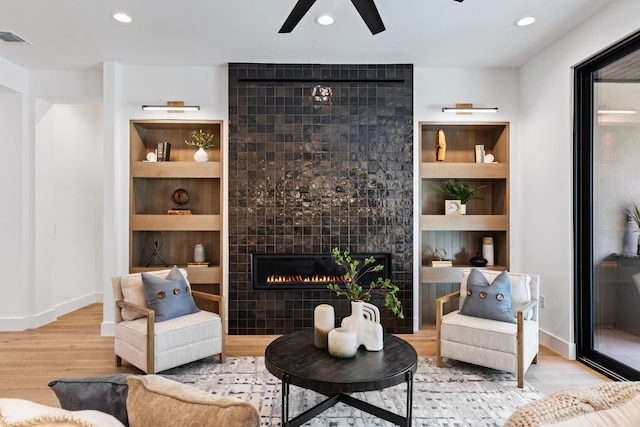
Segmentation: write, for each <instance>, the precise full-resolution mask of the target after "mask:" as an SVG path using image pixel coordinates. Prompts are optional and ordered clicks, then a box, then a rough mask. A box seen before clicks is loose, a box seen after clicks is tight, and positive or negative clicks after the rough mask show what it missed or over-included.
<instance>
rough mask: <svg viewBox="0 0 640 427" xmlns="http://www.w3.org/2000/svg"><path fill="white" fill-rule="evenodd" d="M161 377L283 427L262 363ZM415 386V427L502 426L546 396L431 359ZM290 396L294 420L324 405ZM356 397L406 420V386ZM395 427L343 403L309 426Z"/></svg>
mask: <svg viewBox="0 0 640 427" xmlns="http://www.w3.org/2000/svg"><path fill="white" fill-rule="evenodd" d="M161 375H168V376H170V377H173V378H174V379H176V380H178V381H180V382H183V383H186V384H192V385H194V386H195V387H197V388H199V389H202V390H205V391H207V392H210V393H211V394H214V395H218V396H235V397H237V398H239V399H241V400H243V401H246V402H251V403H253V404H254V405H255V406H256V408H258V411H259V412H260V417H261V419H260V421H261V423H260V425H261V426H265V427H267V426H282V419H281V414H282V413H281V409H282V407H281V406H282V397H281V394H280V391H281V384H280V381H279V380H278V379H277V378H276V377H274V376H273V375H272V374H271V373H269V371H267V369H266V368H265V366H264V358H262V357H228V358H227V361H226V363H224V364H220V363H219V362H218V359H217V358H215V357H211V358H206V359H202V360H199V361H197V362H193V363H190V364H188V365H184V366H181V367H178V368H174V369H170V370H167V371H164V372H161ZM413 384H414V386H413V387H414V392H413V422H412V425H413V426H416V427H427V426H429V427H431V426H441V427H445V426H446V427H462V426H471V427H476V426H478V427H480V426H482V427H486V426H502V425H503V424H504V422H505V421H506V420H507V418H509V416H510V415H511V413H513V411H515V410H516V409H517V408H519V407H520V406H522V405H524V404H526V403H529V402H532V401H534V400H536V399H539V398H541V397H542V396H543V394H542V393H541V392H539V391H538V390H536V389H535V388H533V387H531V386H530V385H528V384H525V387H524V388H523V389H519V388H517V387H516V378H515V376H514V375H512V374H509V373H506V372H502V371H496V370H493V369H488V368H482V367H479V366H475V365H470V364H466V363H462V362H457V361H448V360H447V361H446V362H445V363H444V365H443V367H442V368H437V367H436V366H435V358H433V357H420V358H419V359H418V370H417V372H416V374H415V375H414V382H413ZM289 393H290V394H289V395H290V403H289V405H290V407H289V416H290V417H293V416H296V415H298V414H300V413H302V412H304V411H305V410H307V409H309V408H311V407H313V406H314V405H315V404H316V403H318V402H320V401H322V400H324V396H322V395H320V394H318V393H316V392H314V391H311V390H305V389H302V388H299V387H296V386H291V388H290V392H289ZM353 396H354V397H357V398H359V399H363V400H366V401H367V402H369V403H372V404H374V405H376V406H378V407H381V408H384V409H387V410H390V411H393V412H395V413H397V414H400V415H403V416H404V415H406V385H405V384H402V385H398V386H395V387H390V388H387V389H384V390H381V391H372V392H367V393H354V394H353ZM391 425H392V424H391V423H389V422H387V421H384V420H380V419H378V418H376V417H374V416H372V415H369V414H367V413H363V412H362V411H360V410H358V409H355V408H352V407H350V406H348V405H345V404H343V403H338V404H337V405H336V406H334V407H332V408H330V409H328V410H327V411H325V412H323V413H322V414H321V415H319V416H318V417H316V418H314V419H313V420H311V421H309V422H308V423H307V424H305V426H311V427H320V426H332V427H334V426H335V427H341V426H349V427H350V426H355V427H370V426H385V427H386V426H391Z"/></svg>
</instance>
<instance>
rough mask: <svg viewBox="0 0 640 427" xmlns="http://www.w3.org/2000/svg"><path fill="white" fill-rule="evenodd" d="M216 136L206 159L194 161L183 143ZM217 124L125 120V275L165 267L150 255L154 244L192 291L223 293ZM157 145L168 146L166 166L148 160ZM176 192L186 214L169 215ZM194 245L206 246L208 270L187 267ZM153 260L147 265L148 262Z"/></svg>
mask: <svg viewBox="0 0 640 427" xmlns="http://www.w3.org/2000/svg"><path fill="white" fill-rule="evenodd" d="M200 129H202V130H204V131H207V132H211V133H213V134H214V135H215V138H214V143H215V146H214V147H212V148H209V149H208V150H207V152H208V153H209V161H208V162H202V163H198V162H195V161H194V160H193V154H194V153H195V151H196V149H197V148H194V147H190V146H188V145H186V144H185V142H184V141H185V140H190V139H191V132H192V131H194V130H195V131H198V130H200ZM222 129H223V126H222V121H217V120H197V121H195V120H194V121H191V120H132V121H131V122H130V166H131V167H130V208H129V271H130V272H140V271H148V270H156V269H159V268H164V265H163V264H162V262H161V261H160V260H159V259H158V258H157V257H155V258H154V257H153V245H155V242H156V241H158V243H159V245H162V246H161V247H160V249H159V254H160V256H161V258H162V259H163V260H164V261H166V262H167V264H169V266H172V265H174V264H175V265H178V266H179V267H184V268H187V270H188V275H189V281H190V282H191V284H192V286H193V288H194V289H196V290H202V291H206V292H211V293H216V294H220V293H221V292H222V254H223V251H222V241H223V238H222V237H223V236H222V233H223V230H222V214H223V211H222V210H223V204H222V153H221V142H222V136H223V135H222ZM158 142H169V143H171V157H170V161H168V162H148V161H146V158H147V154H148V153H149V152H153V151H154V150H155V149H156V147H157V143H158ZM179 188H183V189H185V190H187V191H188V192H189V197H190V198H189V203H188V204H187V205H186V207H187V208H188V209H189V210H190V211H191V214H190V215H168V214H167V212H168V211H169V210H171V209H173V208H174V207H175V205H174V203H173V201H172V199H171V195H172V194H173V192H174V191H175V190H177V189H179ZM196 243H201V244H203V245H204V246H205V254H206V257H207V261H209V262H210V264H209V266H208V267H191V266H189V267H187V264H188V263H189V262H192V261H193V248H194V246H195V244H196ZM150 259H151V260H152V262H151V263H150V264H149V265H146V264H147V262H148V261H149V260H150Z"/></svg>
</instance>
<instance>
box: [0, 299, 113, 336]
mask: <svg viewBox="0 0 640 427" xmlns="http://www.w3.org/2000/svg"><path fill="white" fill-rule="evenodd" d="M96 302H102V292H96V293H93V294H88V295H84V296H82V297H78V298H76V299H74V300H71V301H67V302H64V303H62V304H59V305H57V306H55V307H52V308H50V309H48V310H46V311H43V312H41V313H38V314H34V315H32V316H23V317H5V318H2V317H0V331H2V332H17V331H25V330H27V329H34V328H39V327H40V326H44V325H46V324H48V323H51V322H53V321H55V320H56V319H57V318H58V317H60V316H63V315H65V314H67V313H71V312H72V311H75V310H78V309H79V308H82V307H86V306H87V305H89V304H93V303H96Z"/></svg>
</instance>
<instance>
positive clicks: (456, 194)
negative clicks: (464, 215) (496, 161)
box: [438, 178, 486, 206]
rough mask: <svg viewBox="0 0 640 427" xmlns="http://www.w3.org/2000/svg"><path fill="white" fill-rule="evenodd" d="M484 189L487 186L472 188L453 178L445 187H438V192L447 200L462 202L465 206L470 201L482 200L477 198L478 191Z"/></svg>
mask: <svg viewBox="0 0 640 427" xmlns="http://www.w3.org/2000/svg"><path fill="white" fill-rule="evenodd" d="M484 187H486V185H479V186H477V187H471V186H470V185H469V184H466V183H464V182H458V181H457V180H456V179H455V178H451V179H449V180H448V181H447V182H446V183H445V184H444V185H438V190H440V192H441V193H442V194H443V195H444V196H445V198H446V199H451V200H460V203H461V204H462V205H463V206H465V205H466V204H467V202H468V201H469V200H473V199H480V197H478V196H476V191H477V190H479V189H481V188H484Z"/></svg>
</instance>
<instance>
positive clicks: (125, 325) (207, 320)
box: [112, 269, 225, 374]
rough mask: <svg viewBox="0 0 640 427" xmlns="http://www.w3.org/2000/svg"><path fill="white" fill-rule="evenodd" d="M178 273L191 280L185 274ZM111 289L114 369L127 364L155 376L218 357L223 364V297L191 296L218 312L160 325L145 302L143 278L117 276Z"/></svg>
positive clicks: (162, 274)
mask: <svg viewBox="0 0 640 427" xmlns="http://www.w3.org/2000/svg"><path fill="white" fill-rule="evenodd" d="M170 271H171V270H159V271H154V272H148V274H151V275H153V276H156V277H158V278H165V277H166V276H167V274H168V273H169V272H170ZM179 271H180V272H181V273H182V275H183V276H184V278H185V280H188V279H187V271H186V270H185V269H179ZM187 283H188V282H187ZM112 284H113V294H114V298H115V300H116V305H115V336H114V352H115V355H116V366H120V365H121V364H122V359H124V360H126V361H128V362H129V363H131V364H132V365H134V366H136V367H137V368H139V369H140V370H142V371H144V372H145V373H147V374H155V373H156V372H161V371H164V370H166V369H169V368H173V367H176V366H180V365H184V364H185V363H189V362H193V361H195V360H198V359H202V358H204V357H207V356H211V355H214V354H219V355H220V363H224V361H225V349H224V330H225V328H224V322H225V318H224V312H225V310H224V298H223V297H221V296H219V295H213V294H208V293H206V292H198V291H191V293H192V295H193V297H194V300H195V301H196V302H198V301H199V300H208V301H213V302H216V303H217V304H218V311H219V313H212V312H210V311H205V310H200V311H199V312H197V313H193V314H186V315H182V316H179V317H175V318H172V319H169V320H165V321H162V322H156V312H155V311H154V310H152V309H151V308H149V306H148V304H147V302H146V298H145V295H144V292H143V285H142V277H141V274H140V273H133V274H127V275H124V276H121V277H114V278H113V279H112Z"/></svg>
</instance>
